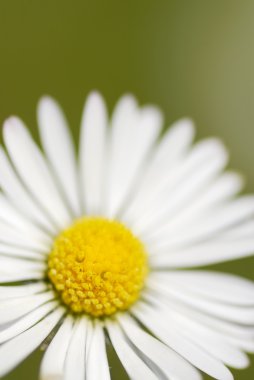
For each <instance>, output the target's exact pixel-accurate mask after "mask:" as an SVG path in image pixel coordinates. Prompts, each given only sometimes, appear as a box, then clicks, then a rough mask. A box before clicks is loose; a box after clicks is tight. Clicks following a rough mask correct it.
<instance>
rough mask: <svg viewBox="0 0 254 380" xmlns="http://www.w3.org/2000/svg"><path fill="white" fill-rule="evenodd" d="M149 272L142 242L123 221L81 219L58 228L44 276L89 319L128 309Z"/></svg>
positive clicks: (68, 303)
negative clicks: (61, 228) (89, 317)
mask: <svg viewBox="0 0 254 380" xmlns="http://www.w3.org/2000/svg"><path fill="white" fill-rule="evenodd" d="M147 272H148V263H147V255H146V252H145V249H144V246H143V244H142V243H141V241H140V240H139V239H137V238H136V237H135V236H134V235H133V234H132V233H131V232H130V231H129V230H128V229H127V228H126V227H125V226H124V225H123V224H121V223H119V222H117V221H110V220H107V219H103V218H83V219H79V220H77V221H76V222H75V223H74V224H73V225H72V226H71V227H69V228H68V229H66V230H64V231H63V232H61V233H60V234H59V235H58V237H57V238H56V239H55V241H54V244H53V247H52V251H51V253H50V254H49V258H48V277H49V279H50V280H51V282H52V283H53V285H54V288H55V289H56V291H57V292H58V294H59V295H60V297H61V299H62V301H63V303H64V304H66V305H67V306H68V307H69V308H70V309H71V310H72V311H73V312H75V313H87V314H89V315H91V316H94V317H102V316H107V315H112V314H114V313H115V312H117V311H119V310H126V309H128V308H129V307H130V306H131V305H132V304H133V303H134V302H135V301H136V300H137V299H138V298H139V295H140V291H141V290H142V288H143V286H144V281H145V277H146V275H147Z"/></svg>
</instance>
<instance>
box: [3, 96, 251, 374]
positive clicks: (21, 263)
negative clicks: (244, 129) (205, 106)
mask: <svg viewBox="0 0 254 380" xmlns="http://www.w3.org/2000/svg"><path fill="white" fill-rule="evenodd" d="M38 122H39V131H40V137H41V143H42V147H43V151H44V155H43V154H42V153H41V151H40V149H39V148H38V147H37V146H36V144H35V143H34V142H33V140H32V138H31V136H30V135H29V133H28V131H27V129H26V128H25V127H24V125H23V123H22V122H21V121H20V120H19V119H17V118H15V117H12V118H10V119H8V120H7V121H6V122H5V125H4V129H3V137H4V143H5V146H6V149H7V153H6V152H5V150H4V149H3V148H1V150H0V185H1V188H2V193H1V194H0V282H1V286H0V299H1V302H0V324H1V331H0V343H1V345H0V376H3V375H5V374H6V373H7V372H8V371H10V370H12V369H13V368H14V367H15V366H17V365H18V364H19V363H20V362H21V361H22V360H23V359H24V358H26V357H27V356H28V355H29V354H30V353H31V352H32V351H33V350H35V349H36V347H38V346H40V345H41V344H42V343H43V341H44V340H45V339H46V338H47V337H48V336H50V339H51V338H52V337H53V335H54V334H55V335H54V337H53V338H52V340H51V342H50V343H49V346H48V348H47V350H46V353H45V355H44V358H43V360H42V365H41V371H40V378H41V379H42V380H45V379H56V378H57V379H64V380H73V379H75V380H83V379H87V380H107V379H109V378H110V372H109V366H108V360H107V354H106V342H108V341H109V342H111V344H112V345H113V347H114V349H115V351H116V353H117V355H118V356H119V358H120V360H121V362H122V364H123V366H124V368H125V370H126V372H127V373H128V375H129V377H130V378H131V379H134V380H141V379H146V380H153V379H154V380H156V379H172V380H173V379H174V380H176V379H177V380H199V379H201V378H202V375H201V372H200V371H199V370H201V371H203V372H205V373H207V374H209V375H210V376H212V377H213V378H215V379H220V380H229V379H232V378H233V376H232V375H231V373H230V371H229V370H228V369H227V367H226V366H229V367H233V368H244V367H246V366H248V363H249V361H248V357H247V356H246V354H245V353H244V351H246V352H254V339H253V338H254V328H253V327H254V285H253V284H252V283H251V282H250V281H247V280H245V279H241V278H238V277H235V276H233V275H228V274H222V273H216V272H211V271H207V270H197V269H194V270H189V269H192V268H195V267H201V266H204V265H207V264H214V263H219V262H223V261H228V260H232V259H237V258H241V257H245V256H248V255H251V254H252V253H253V252H254V234H253V232H254V220H253V215H254V197H253V196H241V197H238V198H236V195H237V193H238V192H239V191H240V190H241V188H242V179H241V177H240V176H239V175H238V174H236V173H234V172H229V171H226V172H223V170H224V168H225V166H226V165H227V161H228V155H227V152H226V150H225V148H224V147H223V145H222V144H221V142H220V141H219V140H217V139H214V138H210V139H207V140H204V141H202V142H199V143H196V144H195V145H194V146H193V147H192V146H191V145H192V140H193V135H194V129H193V126H192V123H191V121H189V120H181V121H179V122H177V123H176V124H175V125H174V126H172V127H171V128H170V129H169V130H168V132H166V133H165V134H164V136H163V137H162V138H161V137H160V133H161V127H162V117H161V114H160V112H159V111H158V110H157V109H156V108H154V107H143V108H138V106H137V104H136V101H135V100H134V99H133V98H132V97H131V96H126V97H123V98H122V99H121V100H120V101H119V103H118V104H117V106H116V109H115V110H114V113H113V117H112V119H111V120H110V121H108V118H107V112H106V109H105V105H104V102H103V100H102V98H101V97H100V96H99V95H98V94H96V93H93V94H92V95H90V96H89V98H88V100H87V102H86V105H85V110H84V113H83V118H82V123H81V137H80V149H79V160H78V162H79V164H78V165H77V164H76V158H75V149H74V147H73V143H72V139H71V137H70V134H69V130H68V127H67V125H66V120H65V118H64V117H63V115H62V112H61V110H60V109H59V107H58V106H57V104H56V103H55V102H54V101H53V100H52V99H50V98H44V99H42V100H41V102H40V104H39V108H38ZM52 331H53V332H52ZM107 337H108V338H109V339H108V338H107Z"/></svg>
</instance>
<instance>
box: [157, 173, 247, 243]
mask: <svg viewBox="0 0 254 380" xmlns="http://www.w3.org/2000/svg"><path fill="white" fill-rule="evenodd" d="M242 187H243V179H242V177H241V176H239V174H237V173H234V172H225V173H223V174H222V175H221V176H220V177H219V178H218V179H217V180H215V181H214V182H213V183H211V184H210V185H209V186H208V187H207V188H206V189H205V190H204V191H202V192H200V194H199V196H198V197H197V198H196V199H195V200H193V201H192V202H190V203H189V204H188V205H185V207H184V208H182V209H181V211H180V212H178V213H177V214H175V215H174V218H173V219H171V218H169V220H168V221H165V222H164V223H162V224H160V226H161V225H163V227H164V228H165V226H166V224H167V225H168V227H167V231H168V236H170V235H171V236H174V235H176V234H179V232H180V231H181V233H182V232H184V231H188V229H189V227H190V226H191V225H192V224H193V222H194V221H196V220H197V219H198V218H201V219H203V218H204V215H205V216H206V215H208V212H209V211H210V210H212V208H213V207H218V206H219V207H220V206H221V205H222V204H223V202H225V201H227V200H229V199H230V198H232V197H234V196H235V195H236V194H237V193H238V192H239V191H240V190H241V189H242ZM160 226H159V227H160ZM155 229H156V230H157V228H156V227H155ZM153 232H154V231H153Z"/></svg>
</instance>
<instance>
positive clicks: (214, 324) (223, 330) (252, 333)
mask: <svg viewBox="0 0 254 380" xmlns="http://www.w3.org/2000/svg"><path fill="white" fill-rule="evenodd" d="M149 296H151V293H149ZM164 301H165V300H163V301H162V302H164ZM153 302H154V301H153ZM165 305H167V306H168V308H169V310H171V309H172V310H176V311H178V312H180V313H181V314H182V315H186V316H188V317H189V318H190V319H192V320H194V321H197V322H199V323H200V324H201V325H204V326H206V327H209V328H210V329H211V330H212V331H217V332H218V333H220V335H222V336H223V337H224V338H225V339H226V340H228V338H230V337H232V338H234V339H240V340H242V341H245V342H246V343H247V342H249V343H250V342H251V341H252V340H253V337H254V328H253V326H247V325H240V324H237V323H234V322H230V321H228V320H223V319H218V318H217V317H216V316H214V315H211V314H206V313H203V312H202V311H201V310H198V309H195V308H191V307H190V306H189V305H187V304H185V303H181V302H176V300H175V299H174V300H170V299H169V298H167V299H166V304H165ZM239 347H241V346H239Z"/></svg>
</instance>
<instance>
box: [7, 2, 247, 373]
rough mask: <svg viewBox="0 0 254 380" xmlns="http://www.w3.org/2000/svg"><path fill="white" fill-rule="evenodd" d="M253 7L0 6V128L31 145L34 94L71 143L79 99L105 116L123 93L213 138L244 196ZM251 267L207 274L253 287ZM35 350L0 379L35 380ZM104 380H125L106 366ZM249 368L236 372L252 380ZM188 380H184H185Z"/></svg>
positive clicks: (242, 265) (228, 267)
mask: <svg viewBox="0 0 254 380" xmlns="http://www.w3.org/2000/svg"><path fill="white" fill-rule="evenodd" d="M253 40H254V2H253V0H243V1H234V0H228V1H225V0H214V1H202V0H198V1H197V0H192V1H190V0H183V1H181V0H178V1H170V0H165V1H164V0H157V1H154V0H139V1H137V0H130V1H117V0H107V1H105V0H101V1H98V0H93V1H92V0H90V1H87V0H74V1H68V0H61V1H60V0H43V1H39V0H33V1H31V0H30V1H25V0H8V1H4V0H3V1H1V2H0V122H1V124H2V121H3V120H4V119H5V118H6V117H7V116H9V115H10V114H18V115H20V116H21V117H22V118H23V119H24V120H25V121H26V122H27V124H28V125H29V126H30V128H31V131H32V133H33V134H34V136H35V138H37V137H38V136H37V131H36V118H35V107H36V103H37V101H38V98H39V97H40V96H41V95H42V94H45V93H46V94H51V95H53V96H55V97H56V98H57V99H58V100H59V101H60V103H61V104H62V106H63V107H64V109H65V111H66V113H67V115H68V118H69V121H70V123H71V126H72V129H73V133H74V134H75V136H76V137H77V133H78V126H79V121H80V114H81V109H82V105H83V102H84V99H85V96H86V95H87V93H88V92H89V91H90V90H92V89H98V90H100V91H101V92H102V93H103V95H104V96H105V98H106V100H107V102H108V105H109V109H110V110H111V109H112V107H113V105H114V103H115V102H116V100H117V98H118V97H119V96H120V95H121V94H123V93H125V92H133V93H135V94H136V96H137V97H138V99H139V100H140V102H141V103H147V102H148V103H155V104H157V105H159V106H160V107H161V108H162V109H163V111H164V113H165V120H166V123H167V124H170V123H171V122H173V121H174V120H175V119H177V118H179V117H183V116H191V117H192V118H193V119H194V120H195V121H196V124H197V136H198V137H199V138H201V137H203V136H207V135H219V136H220V137H221V138H222V139H223V140H224V141H225V143H226V145H227V146H228V147H229V148H230V152H231V167H233V168H236V169H237V170H240V171H241V172H243V173H244V174H245V176H246V179H247V191H253V190H254V171H253V163H254V152H253V146H254V70H253V69H254V44H253ZM253 268H254V259H246V260H243V261H241V262H240V261H239V262H234V263H230V264H227V265H223V266H222V265H220V266H217V268H216V269H220V270H228V271H231V272H235V273H239V274H243V275H245V276H248V277H250V278H253V279H254V269H253ZM40 357H41V353H40V351H38V352H36V353H35V354H34V355H32V356H31V357H30V358H29V359H28V360H26V361H25V362H24V363H23V364H22V365H21V366H20V367H19V368H18V369H17V370H15V371H14V372H13V373H12V374H10V375H9V376H7V377H6V380H7V379H9V380H14V379H15V380H20V379H28V380H30V379H37V372H38V367H39V360H40ZM112 367H113V369H112V374H113V379H114V380H116V379H117V380H124V379H126V375H125V374H124V372H123V370H121V369H120V366H119V364H118V363H117V362H116V359H115V358H113V359H112ZM253 377H254V365H253V368H250V369H248V370H246V371H243V372H241V371H236V372H235V378H236V379H239V380H241V379H242V380H243V379H249V380H251V379H253ZM186 380H188V379H186Z"/></svg>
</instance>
